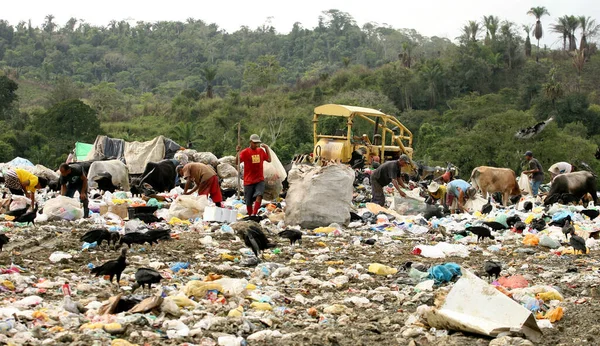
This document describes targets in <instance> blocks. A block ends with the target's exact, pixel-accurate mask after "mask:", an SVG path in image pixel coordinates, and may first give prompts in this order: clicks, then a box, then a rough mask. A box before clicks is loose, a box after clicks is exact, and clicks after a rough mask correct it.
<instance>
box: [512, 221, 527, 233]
mask: <svg viewBox="0 0 600 346" xmlns="http://www.w3.org/2000/svg"><path fill="white" fill-rule="evenodd" d="M514 227H515V231H519V232H523V231H524V230H525V228H527V225H526V224H525V222H523V221H518V222H517V223H515V226H514Z"/></svg>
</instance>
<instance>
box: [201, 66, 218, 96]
mask: <svg viewBox="0 0 600 346" xmlns="http://www.w3.org/2000/svg"><path fill="white" fill-rule="evenodd" d="M202 74H203V75H204V79H206V96H207V97H208V98H209V99H212V98H213V97H214V94H213V82H214V81H215V78H217V68H216V67H210V66H208V67H205V68H203V69H202Z"/></svg>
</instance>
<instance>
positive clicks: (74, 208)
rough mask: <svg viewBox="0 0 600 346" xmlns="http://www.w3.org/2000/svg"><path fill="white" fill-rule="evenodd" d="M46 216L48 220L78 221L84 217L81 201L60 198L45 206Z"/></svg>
mask: <svg viewBox="0 0 600 346" xmlns="http://www.w3.org/2000/svg"><path fill="white" fill-rule="evenodd" d="M44 214H45V215H47V216H48V220H49V221H52V220H76V219H80V218H82V217H83V209H81V202H80V201H79V199H75V198H69V197H66V196H58V197H56V198H52V199H50V200H48V201H47V202H46V204H44Z"/></svg>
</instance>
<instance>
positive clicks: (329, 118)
mask: <svg viewBox="0 0 600 346" xmlns="http://www.w3.org/2000/svg"><path fill="white" fill-rule="evenodd" d="M357 133H359V134H360V135H357ZM369 134H371V136H369ZM313 138H314V149H313V158H314V160H315V162H319V161H321V160H325V161H340V162H342V163H350V161H351V160H352V157H353V153H355V152H361V153H362V154H363V155H365V158H367V159H368V158H370V157H373V156H378V157H379V158H380V160H381V163H383V162H385V161H386V160H393V159H397V158H398V157H399V156H400V155H402V154H406V155H408V157H409V158H411V161H412V155H413V148H412V144H413V143H412V142H413V134H412V132H410V131H409V130H408V129H407V128H406V127H405V126H404V125H402V123H400V121H398V119H396V118H395V117H394V116H391V115H387V114H385V113H382V112H381V111H378V110H375V109H371V108H363V107H355V106H345V105H338V104H327V105H322V106H319V107H317V108H315V109H314V116H313ZM355 155H356V154H355Z"/></svg>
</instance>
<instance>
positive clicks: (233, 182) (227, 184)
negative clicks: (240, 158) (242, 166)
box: [221, 177, 244, 189]
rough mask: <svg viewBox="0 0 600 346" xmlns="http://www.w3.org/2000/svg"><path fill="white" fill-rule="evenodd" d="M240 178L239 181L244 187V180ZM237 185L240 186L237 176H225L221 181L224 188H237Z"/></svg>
mask: <svg viewBox="0 0 600 346" xmlns="http://www.w3.org/2000/svg"><path fill="white" fill-rule="evenodd" d="M239 180H240V182H239V184H240V188H242V185H244V182H243V181H242V179H241V178H240V179H239ZM237 187H238V178H237V177H232V178H225V179H223V181H222V182H221V188H222V189H237Z"/></svg>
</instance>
